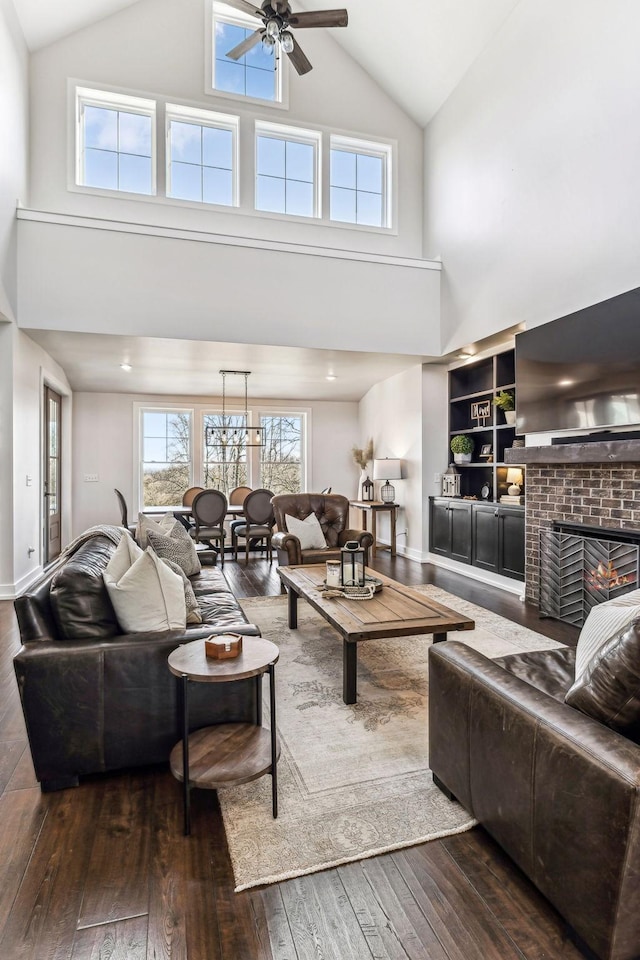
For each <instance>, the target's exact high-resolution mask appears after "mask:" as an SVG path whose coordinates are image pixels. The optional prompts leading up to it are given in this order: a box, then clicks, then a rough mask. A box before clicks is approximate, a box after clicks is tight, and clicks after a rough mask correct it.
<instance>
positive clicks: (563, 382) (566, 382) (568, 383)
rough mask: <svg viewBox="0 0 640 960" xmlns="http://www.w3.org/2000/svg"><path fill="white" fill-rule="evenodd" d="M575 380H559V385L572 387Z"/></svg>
mask: <svg viewBox="0 0 640 960" xmlns="http://www.w3.org/2000/svg"><path fill="white" fill-rule="evenodd" d="M574 382H575V381H574V380H558V386H559V387H571V386H573V384H574Z"/></svg>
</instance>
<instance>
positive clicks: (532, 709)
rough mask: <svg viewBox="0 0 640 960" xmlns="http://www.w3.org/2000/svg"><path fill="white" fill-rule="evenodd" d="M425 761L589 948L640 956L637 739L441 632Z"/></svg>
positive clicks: (433, 664) (624, 959)
mask: <svg viewBox="0 0 640 960" xmlns="http://www.w3.org/2000/svg"><path fill="white" fill-rule="evenodd" d="M429 759H430V767H431V770H432V771H433V773H434V774H435V775H436V776H437V778H438V779H439V780H440V781H441V782H442V783H443V784H444V785H445V786H446V787H447V788H448V789H449V790H450V791H451V792H452V793H453V794H454V795H455V796H456V797H457V798H458V799H459V800H460V802H461V803H462V804H463V806H465V807H466V809H467V810H469V812H470V813H472V814H473V815H474V816H475V817H476V818H477V819H478V820H479V821H480V823H482V824H483V826H484V827H485V828H486V829H487V830H488V832H489V833H491V834H492V836H493V837H494V838H495V839H496V840H497V841H498V843H499V844H500V845H501V846H502V847H503V848H504V849H505V850H506V851H507V853H508V854H509V855H510V856H511V857H512V858H513V859H514V860H515V862H516V863H517V864H518V865H519V866H520V867H521V868H522V869H523V870H524V872H525V873H526V874H527V876H529V877H530V879H531V880H532V881H533V882H534V883H535V884H536V886H537V887H538V888H539V889H540V890H541V891H542V893H543V894H544V895H545V896H546V897H547V898H548V899H549V900H550V901H551V902H552V903H553V904H554V905H555V906H556V908H557V909H558V910H559V912H560V913H561V914H562V915H563V916H564V917H565V919H566V920H567V921H568V922H569V923H570V924H571V926H572V927H573V928H574V930H575V931H576V932H577V934H578V935H579V937H580V938H581V939H582V940H583V941H584V942H585V943H586V944H587V945H588V946H589V947H590V948H591V950H593V951H594V952H595V953H596V954H597V955H598V956H602V957H605V956H606V957H607V958H610V960H614V958H615V960H631V958H633V957H636V956H637V945H638V943H640V913H639V912H638V911H637V908H636V906H634V898H635V895H634V893H633V890H634V889H635V888H636V885H637V882H638V877H639V876H640V747H639V746H638V745H636V744H634V743H632V742H631V741H629V740H627V739H626V738H624V737H622V736H620V735H619V734H617V733H615V732H614V731H612V730H610V729H609V728H608V727H605V726H603V725H602V724H600V723H598V722H597V721H595V720H592V719H591V718H589V717H586V716H584V715H583V714H581V713H579V712H578V711H577V710H575V709H573V708H572V707H569V706H568V705H567V704H565V703H563V702H560V701H558V700H555V699H554V698H553V697H551V696H549V694H547V693H544V692H543V691H541V690H538V689H536V688H535V687H532V686H531V685H530V684H528V683H526V682H525V681H523V680H521V679H519V678H518V677H515V676H513V675H512V674H510V673H508V672H507V671H506V670H504V669H503V668H502V667H500V666H499V665H498V664H495V663H493V662H492V661H491V660H489V659H488V658H487V657H484V656H483V655H482V654H480V653H478V652H477V651H476V650H472V649H471V648H470V647H468V646H466V645H465V644H464V643H460V642H455V641H448V642H447V643H443V644H438V645H437V646H434V647H432V648H431V649H430V651H429ZM572 877H573V878H575V879H578V878H579V882H572V881H571V880H570V878H572Z"/></svg>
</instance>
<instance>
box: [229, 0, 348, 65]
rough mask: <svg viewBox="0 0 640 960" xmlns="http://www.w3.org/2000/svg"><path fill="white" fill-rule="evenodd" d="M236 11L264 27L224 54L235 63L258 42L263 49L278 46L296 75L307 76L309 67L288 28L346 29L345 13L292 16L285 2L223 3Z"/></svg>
mask: <svg viewBox="0 0 640 960" xmlns="http://www.w3.org/2000/svg"><path fill="white" fill-rule="evenodd" d="M224 2H225V3H226V4H227V5H228V6H230V7H235V9H236V10H241V11H242V13H248V14H249V15H250V16H252V17H258V18H259V19H260V20H262V22H263V24H264V26H263V27H260V28H259V29H258V30H256V31H255V32H254V33H252V34H251V35H250V36H249V37H247V39H246V40H243V41H242V43H239V44H238V46H237V47H234V48H233V50H230V51H229V53H228V54H227V56H228V57H230V58H231V59H232V60H239V59H240V57H242V56H244V54H245V53H247V52H248V51H249V50H251V49H252V47H255V45H256V44H257V43H259V42H260V41H262V43H263V44H264V46H265V47H266V48H267V49H273V47H274V46H275V44H276V43H279V44H280V46H281V48H282V50H283V52H284V53H286V54H287V56H288V57H289V59H290V60H291V63H292V64H293V65H294V67H295V68H296V70H297V71H298V73H299V74H300V76H302V74H304V73H309V70H312V69H313V67H312V66H311V63H310V62H309V60H308V59H307V57H306V56H305V54H304V53H303V51H302V48H301V47H300V44H299V43H298V42H297V41H296V39H295V38H294V36H293V34H292V33H291V28H292V27H294V28H295V29H297V30H301V29H303V28H305V29H306V28H307V27H346V26H347V24H348V22H349V15H348V13H347V11H346V10H311V11H308V12H303V13H293V11H292V10H291V7H290V6H289V0H263V4H262V6H261V7H255V6H254V5H253V4H252V3H250V2H249V0H224Z"/></svg>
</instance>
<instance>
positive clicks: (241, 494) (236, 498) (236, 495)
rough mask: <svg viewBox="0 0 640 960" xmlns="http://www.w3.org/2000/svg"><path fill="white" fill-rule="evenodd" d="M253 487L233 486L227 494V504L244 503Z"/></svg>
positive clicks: (236, 505)
mask: <svg viewBox="0 0 640 960" xmlns="http://www.w3.org/2000/svg"><path fill="white" fill-rule="evenodd" d="M252 489H253V487H234V489H233V490H232V491H231V493H230V494H229V506H231V507H239V506H240V505H241V504H243V503H244V501H245V499H246V498H247V496H248V494H250V493H251V491H252Z"/></svg>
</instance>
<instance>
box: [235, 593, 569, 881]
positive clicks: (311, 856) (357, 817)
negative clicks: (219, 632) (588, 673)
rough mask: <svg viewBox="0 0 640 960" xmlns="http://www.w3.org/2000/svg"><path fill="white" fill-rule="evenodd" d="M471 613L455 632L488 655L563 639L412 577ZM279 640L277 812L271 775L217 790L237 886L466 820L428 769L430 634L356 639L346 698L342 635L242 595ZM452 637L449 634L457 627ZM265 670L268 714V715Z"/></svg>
mask: <svg viewBox="0 0 640 960" xmlns="http://www.w3.org/2000/svg"><path fill="white" fill-rule="evenodd" d="M416 589H418V590H419V591H420V592H422V593H425V594H427V595H429V596H430V597H432V598H433V599H434V600H437V601H438V602H440V603H443V604H445V605H446V606H449V607H453V608H454V609H456V610H458V611H459V612H460V613H464V614H466V615H467V616H469V617H472V618H473V619H474V620H475V622H476V629H475V630H473V631H465V632H464V633H460V634H458V635H457V638H458V639H460V640H463V641H464V642H465V643H467V644H469V645H470V646H472V647H475V648H476V649H477V650H480V651H481V652H483V653H484V654H486V655H487V656H489V657H501V656H506V655H507V654H509V653H516V652H520V651H523V650H543V649H550V648H551V647H558V646H561V644H558V643H556V642H555V641H553V640H549V639H548V638H546V637H543V636H541V635H540V634H537V633H535V632H534V631H532V630H529V629H527V628H525V627H521V626H518V625H517V624H514V623H511V622H510V621H508V620H505V619H504V618H503V617H500V616H497V615H496V614H493V613H491V612H490V611H488V610H484V609H483V608H481V607H478V606H476V605H475V604H473V603H469V602H467V601H464V600H459V599H458V598H457V597H453V596H451V595H450V594H448V593H446V592H445V591H443V590H440V589H439V588H437V587H432V586H423V587H418V588H416ZM241 604H242V607H243V609H244V611H245V613H246V615H247V617H248V618H249V620H250V621H251V622H253V623H257V624H258V625H259V626H260V629H261V631H262V634H263V636H265V637H267V638H268V639H269V640H273V641H274V643H276V644H277V645H278V647H279V648H280V659H279V661H278V664H277V666H276V692H277V728H278V734H279V739H280V745H281V751H282V752H281V758H280V761H279V763H278V786H279V789H278V799H279V812H278V818H277V820H274V819H273V818H272V816H271V778H270V777H268V776H267V777H262V778H261V779H260V780H256V781H254V782H253V783H249V784H243V785H241V786H234V787H228V788H225V789H222V790H220V791H219V800H220V806H221V808H222V815H223V818H224V825H225V830H226V835H227V841H228V845H229V852H230V855H231V861H232V864H233V872H234V876H235V882H236V888H235V889H236V892H238V891H240V890H244V889H246V888H248V887H254V886H258V885H261V884H267V883H274V882H276V881H279V880H285V879H289V878H291V877H298V876H301V875H303V874H306V873H314V872H315V871H317V870H323V869H326V868H328V867H334V866H338V865H339V864H343V863H349V862H351V861H353V860H361V859H363V858H365V857H371V856H374V855H376V854H380V853H385V852H388V851H390V850H397V849H399V848H401V847H407V846H411V845H413V844H416V843H422V842H424V841H427V840H434V839H437V838H439V837H444V836H448V835H450V834H454V833H460V832H462V831H463V830H468V829H469V828H471V827H472V826H474V825H475V820H473V819H472V818H471V817H470V816H469V814H468V813H467V812H466V811H465V810H464V809H463V808H462V807H461V806H460V805H459V804H458V803H452V802H451V801H449V800H447V799H446V797H444V795H443V794H442V793H441V792H440V791H439V790H438V789H437V787H435V786H434V784H433V781H432V778H431V773H430V770H429V757H428V738H427V719H428V718H427V707H428V675H427V655H428V650H429V647H430V646H431V643H432V638H431V636H424V637H405V638H402V639H394V640H370V641H367V642H366V643H362V644H360V645H359V648H358V703H357V704H354V705H351V706H346V705H345V704H344V703H343V701H342V641H341V639H340V637H339V635H338V634H337V633H336V632H335V631H334V630H333V628H332V627H330V626H329V625H328V624H327V623H326V622H325V621H324V620H323V619H322V618H321V617H320V616H319V615H318V614H317V613H316V612H315V611H314V610H313V609H312V608H311V607H310V606H309V605H308V604H306V603H305V602H303V601H301V602H300V603H299V604H298V629H297V630H289V629H288V627H287V601H286V598H285V597H259V598H255V599H245V600H242V601H241ZM450 636H452V638H455V637H454V636H453V635H450ZM268 686H269V681H268V679H265V683H264V692H265V717H264V723H265V724H267V723H268V722H269V716H268Z"/></svg>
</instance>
